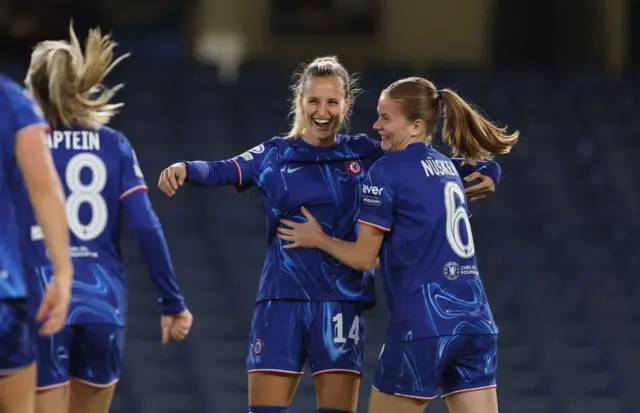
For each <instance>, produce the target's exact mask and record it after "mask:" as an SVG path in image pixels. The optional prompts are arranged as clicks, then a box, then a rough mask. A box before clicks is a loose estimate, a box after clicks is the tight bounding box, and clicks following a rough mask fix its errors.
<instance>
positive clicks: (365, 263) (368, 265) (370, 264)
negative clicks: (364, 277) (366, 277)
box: [355, 257, 378, 271]
mask: <svg viewBox="0 0 640 413" xmlns="http://www.w3.org/2000/svg"><path fill="white" fill-rule="evenodd" d="M377 258H378V257H373V258H372V257H362V258H361V259H360V260H358V262H357V263H356V266H355V267H356V268H355V269H356V270H358V271H370V270H372V269H373V268H374V267H375V266H376V261H377Z"/></svg>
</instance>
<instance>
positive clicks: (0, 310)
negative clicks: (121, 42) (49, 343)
mask: <svg viewBox="0 0 640 413" xmlns="http://www.w3.org/2000/svg"><path fill="white" fill-rule="evenodd" d="M46 130H47V125H46V123H45V122H44V119H42V116H41V115H40V113H39V112H38V111H37V110H36V107H35V104H34V103H33V101H32V100H31V99H30V98H29V97H28V96H27V95H26V93H25V91H24V90H23V89H22V88H20V87H19V86H18V85H16V84H15V83H14V82H12V81H11V80H9V79H8V78H6V77H3V76H0V318H1V320H0V325H1V326H2V327H1V328H0V411H1V412H3V413H21V412H26V413H31V412H33V411H34V394H35V391H34V390H35V384H36V365H35V363H34V360H35V358H36V349H35V343H36V338H35V337H34V336H33V335H34V331H33V328H32V327H33V322H32V321H31V319H30V314H29V311H28V304H27V299H26V296H27V291H26V287H25V280H24V278H23V277H24V274H23V269H22V257H21V253H20V249H19V240H20V238H19V237H20V234H19V228H18V225H17V222H16V215H17V214H18V210H19V208H20V202H21V200H20V198H21V195H22V194H21V188H22V182H23V181H24V183H26V189H27V191H28V199H29V200H30V201H31V203H32V204H33V209H34V210H35V215H36V218H37V220H38V223H39V224H40V225H41V228H42V232H43V233H44V235H45V242H46V247H47V250H48V251H49V254H50V257H51V262H52V264H53V272H54V274H55V279H54V280H53V281H52V282H51V283H50V284H49V286H48V288H47V290H46V293H45V294H44V297H43V300H42V303H41V305H40V309H39V310H38V313H37V319H38V320H39V321H44V325H43V326H42V328H41V329H40V334H42V335H45V336H49V335H51V334H54V333H56V332H58V331H59V330H60V329H61V328H62V327H63V326H64V321H65V319H66V317H67V309H68V307H69V297H70V295H71V281H72V279H73V267H72V265H71V259H70V257H69V237H68V233H67V219H66V216H65V212H64V195H63V193H62V187H61V186H60V180H59V179H58V174H57V173H56V171H55V169H54V167H53V163H52V162H51V154H50V153H49V148H47V145H46V140H45V132H46ZM27 202H28V201H27ZM41 297H42V294H41Z"/></svg>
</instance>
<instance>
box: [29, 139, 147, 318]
mask: <svg viewBox="0 0 640 413" xmlns="http://www.w3.org/2000/svg"><path fill="white" fill-rule="evenodd" d="M48 139H49V147H50V148H51V153H52V155H53V160H54V163H55V166H56V169H57V171H58V174H59V175H60V178H61V181H62V186H63V188H64V192H65V196H66V212H67V219H68V222H69V235H70V244H71V245H70V253H71V257H72V259H73V265H74V272H75V275H74V281H73V289H72V297H71V305H70V308H69V317H68V321H67V323H68V324H90V323H105V324H117V325H124V323H125V319H126V281H125V274H124V270H123V265H122V261H121V254H120V210H121V202H120V201H121V200H122V199H123V198H124V197H126V196H127V195H129V194H132V193H133V192H136V191H138V190H146V189H147V185H146V183H145V180H144V176H143V174H142V171H141V169H140V167H139V165H138V161H137V159H136V156H135V152H134V150H133V148H132V147H131V145H130V143H129V141H128V140H127V139H126V138H125V136H124V135H123V134H122V133H120V132H118V131H116V130H114V129H111V128H108V127H102V128H100V129H99V130H97V131H92V130H81V129H77V130H73V129H57V130H53V131H51V132H50V134H49V136H48ZM23 201H24V202H25V203H26V196H24V197H23ZM24 209H25V213H24V214H20V215H21V227H22V228H23V230H24V231H25V233H24V234H23V243H24V248H23V251H24V260H25V263H26V265H27V266H28V267H29V268H30V269H32V270H33V271H34V272H35V274H36V276H34V277H33V279H32V280H31V283H30V286H29V290H30V293H31V294H34V295H36V296H38V295H41V294H42V293H43V291H44V288H45V287H46V285H47V284H48V282H49V280H50V278H51V267H50V261H49V258H48V256H47V251H46V248H45V245H44V242H43V234H42V230H41V228H40V227H39V226H38V225H37V224H36V222H35V219H34V215H33V212H32V210H31V209H30V208H29V207H28V205H26V204H25V205H24Z"/></svg>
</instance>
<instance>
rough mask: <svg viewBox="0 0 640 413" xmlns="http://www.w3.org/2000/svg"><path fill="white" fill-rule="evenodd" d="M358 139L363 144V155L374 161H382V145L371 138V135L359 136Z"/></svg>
mask: <svg viewBox="0 0 640 413" xmlns="http://www.w3.org/2000/svg"><path fill="white" fill-rule="evenodd" d="M356 138H357V139H358V140H359V141H360V142H362V151H361V155H363V156H368V157H371V158H372V159H373V160H374V161H376V160H378V159H380V158H381V157H382V155H384V150H383V149H382V144H381V143H380V141H377V140H375V139H373V138H371V137H370V136H369V135H365V134H359V135H356Z"/></svg>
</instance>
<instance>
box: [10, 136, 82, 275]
mask: <svg viewBox="0 0 640 413" xmlns="http://www.w3.org/2000/svg"><path fill="white" fill-rule="evenodd" d="M16 160H17V161H18V166H19V167H20V171H21V172H22V176H23V177H24V180H25V183H26V186H27V191H28V193H29V199H30V200H31V204H32V205H33V209H34V212H35V215H36V219H37V221H38V224H39V225H40V226H41V227H42V231H43V233H44V242H45V245H46V246H47V249H48V250H49V254H50V255H51V261H52V263H53V267H54V271H55V274H56V276H57V277H62V279H60V278H58V280H59V281H60V282H61V283H63V284H65V285H70V284H71V281H72V277H73V272H72V264H71V258H70V257H69V230H68V224H67V216H66V214H65V206H64V205H65V204H64V193H63V191H62V186H61V185H60V179H59V177H58V173H57V172H56V170H55V168H54V166H53V160H52V159H51V153H50V152H49V148H48V146H47V143H46V137H45V134H44V127H43V126H42V125H33V126H28V127H26V128H24V129H22V130H20V131H19V132H18V134H17V136H16Z"/></svg>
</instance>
